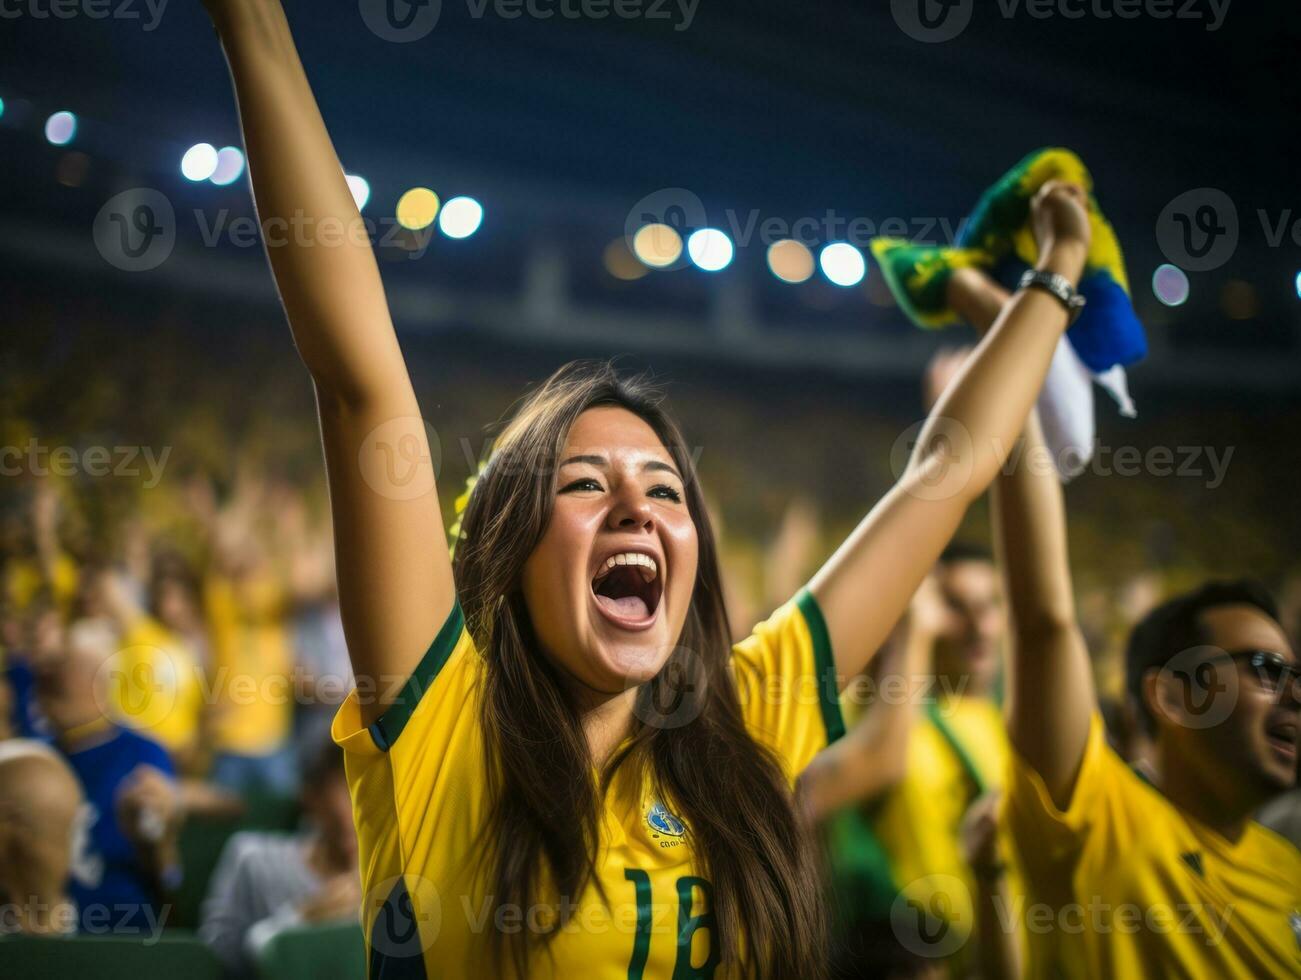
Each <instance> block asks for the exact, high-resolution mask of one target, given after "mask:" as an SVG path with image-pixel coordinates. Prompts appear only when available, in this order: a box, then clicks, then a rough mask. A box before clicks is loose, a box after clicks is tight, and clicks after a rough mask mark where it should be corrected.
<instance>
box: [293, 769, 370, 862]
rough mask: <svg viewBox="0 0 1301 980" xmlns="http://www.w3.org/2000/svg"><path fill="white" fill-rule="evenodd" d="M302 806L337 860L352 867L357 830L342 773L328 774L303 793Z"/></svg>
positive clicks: (354, 858) (355, 854)
mask: <svg viewBox="0 0 1301 980" xmlns="http://www.w3.org/2000/svg"><path fill="white" fill-rule="evenodd" d="M303 807H304V809H305V810H306V811H307V813H308V816H309V817H310V819H311V821H312V824H313V825H314V826H315V827H316V830H317V833H319V834H320V835H321V838H322V839H323V840H324V841H325V843H326V846H327V847H328V848H329V849H330V852H331V853H332V854H334V855H335V856H336V857H337V858H338V859H339V860H342V861H345V862H347V863H348V864H355V863H356V860H357V830H356V826H355V825H354V824H353V820H352V800H351V799H350V798H349V796H348V782H347V780H346V779H345V778H344V774H343V772H342V771H339V770H336V771H334V772H331V773H330V774H329V775H328V776H327V777H326V778H325V779H323V780H321V781H320V783H319V784H317V785H314V786H308V787H306V788H305V789H304V791H303Z"/></svg>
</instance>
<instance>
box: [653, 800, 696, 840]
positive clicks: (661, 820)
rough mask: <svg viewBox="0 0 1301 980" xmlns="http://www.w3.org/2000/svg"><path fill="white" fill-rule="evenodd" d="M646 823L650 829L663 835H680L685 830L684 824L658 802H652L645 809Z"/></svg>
mask: <svg viewBox="0 0 1301 980" xmlns="http://www.w3.org/2000/svg"><path fill="white" fill-rule="evenodd" d="M646 823H647V824H648V825H649V826H650V829H651V830H653V831H655V832H656V833H657V834H663V835H664V836H665V837H681V836H682V835H683V834H685V833H686V832H687V828H686V825H685V824H683V822H682V821H681V820H679V819H678V818H677V817H675V816H674V815H673V814H671V813H669V811H668V809H667V808H666V807H665V806H664V804H663V803H659V802H655V803H652V804H651V808H650V809H649V810H647V811H646Z"/></svg>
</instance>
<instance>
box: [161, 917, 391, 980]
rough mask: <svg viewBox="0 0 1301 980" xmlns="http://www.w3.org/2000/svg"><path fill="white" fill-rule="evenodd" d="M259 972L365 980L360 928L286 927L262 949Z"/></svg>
mask: <svg viewBox="0 0 1301 980" xmlns="http://www.w3.org/2000/svg"><path fill="white" fill-rule="evenodd" d="M258 973H259V974H260V975H261V976H262V978H263V980H366V945H365V941H364V940H363V938H362V934H361V927H360V926H358V925H356V924H354V923H351V922H350V923H347V924H343V925H330V926H303V927H301V928H297V929H286V930H284V931H283V932H281V933H278V934H277V935H276V936H275V937H274V938H272V939H271V940H270V941H269V942H268V943H267V944H266V945H265V946H264V947H263V948H262V952H261V954H260V955H259V957H258ZM186 980H189V978H186Z"/></svg>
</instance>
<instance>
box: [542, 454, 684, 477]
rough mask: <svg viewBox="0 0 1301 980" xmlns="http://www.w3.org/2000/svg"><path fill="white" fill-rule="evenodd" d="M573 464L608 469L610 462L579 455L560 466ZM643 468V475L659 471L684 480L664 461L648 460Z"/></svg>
mask: <svg viewBox="0 0 1301 980" xmlns="http://www.w3.org/2000/svg"><path fill="white" fill-rule="evenodd" d="M571 463H587V464H588V465H589V466H595V467H596V468H597V469H606V468H607V467H608V466H609V465H610V461H609V460H608V459H606V458H605V457H604V456H601V455H599V454H593V453H579V454H578V455H575V456H570V457H569V458H567V459H565V460H563V461H562V462H561V464H560V465H561V466H568V465H569V464H571ZM641 468H642V472H643V473H645V472H647V471H648V470H659V471H662V472H665V473H672V474H673V475H674V476H676V477H677V478H678V479H679V480H681V479H682V474H681V473H679V472H678V469H677V467H676V466H674V465H673V464H672V463H666V462H664V460H661V459H650V460H647V461H646V462H645V463H643V464H642V467H641Z"/></svg>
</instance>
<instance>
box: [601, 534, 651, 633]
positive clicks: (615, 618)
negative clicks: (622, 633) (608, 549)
mask: <svg viewBox="0 0 1301 980" xmlns="http://www.w3.org/2000/svg"><path fill="white" fill-rule="evenodd" d="M663 593H664V583H663V579H662V578H661V576H660V569H659V564H658V563H657V562H656V561H655V559H654V558H652V557H651V556H650V555H647V554H643V553H641V552H635V551H624V552H619V553H618V554H614V555H610V556H609V557H608V558H606V559H605V561H604V562H603V563H602V565H601V568H600V570H599V571H598V572H597V573H596V576H595V577H594V578H593V579H592V595H593V597H594V598H595V599H596V607H597V608H598V609H599V610H600V611H601V614H602V615H603V616H605V618H606V619H608V620H609V621H610V622H611V623H613V624H614V625H615V626H618V627H619V628H620V629H626V630H644V629H648V628H649V627H650V626H651V624H652V623H654V622H655V617H656V613H658V612H659V606H660V597H661V596H662V595H663Z"/></svg>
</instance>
